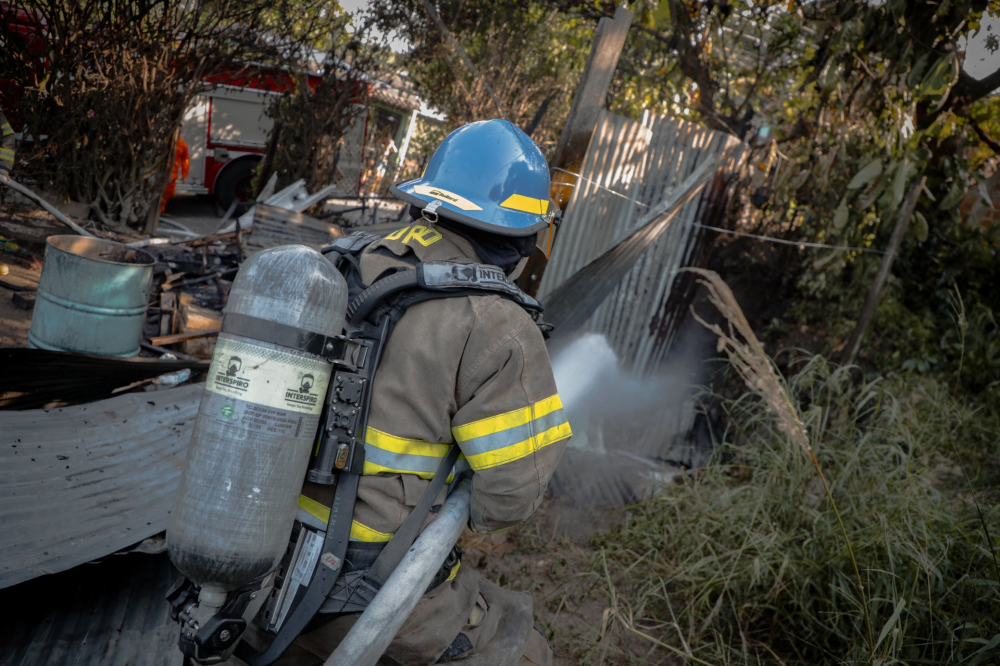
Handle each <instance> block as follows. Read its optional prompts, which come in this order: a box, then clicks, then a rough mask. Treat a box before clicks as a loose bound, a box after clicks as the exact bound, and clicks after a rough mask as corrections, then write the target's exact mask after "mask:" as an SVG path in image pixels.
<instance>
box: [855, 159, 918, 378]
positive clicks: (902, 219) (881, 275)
mask: <svg viewBox="0 0 1000 666" xmlns="http://www.w3.org/2000/svg"><path fill="white" fill-rule="evenodd" d="M925 182H927V176H922V177H921V178H920V180H918V181H917V182H916V183H914V184H913V187H911V188H910V192H909V194H907V195H906V199H905V200H904V201H903V206H902V208H900V209H899V216H898V217H897V218H896V226H895V227H893V229H892V236H890V237H889V245H888V247H886V249H885V255H884V256H883V257H882V264H881V265H880V266H879V267H878V274H877V275H876V276H875V282H874V283H872V288H871V290H870V291H869V292H868V297H867V298H866V299H865V304H864V306H862V308H861V314H860V316H859V317H858V323H857V325H856V326H855V327H854V331H853V332H852V333H851V337H850V338H849V339H848V341H847V346H846V347H845V348H844V355H843V362H844V364H845V365H850V364H851V363H854V359H855V358H856V357H857V355H858V349H860V347H861V339H862V338H864V336H865V332H866V331H867V329H868V324H870V323H871V320H872V317H873V316H874V315H875V308H876V307H878V301H879V298H880V297H881V296H882V289H884V288H885V283H886V281H888V279H889V271H890V270H892V263H893V262H894V261H895V260H896V252H897V250H899V246H900V244H901V243H902V242H903V236H904V235H905V234H906V228H907V227H908V226H910V220H911V219H913V211H914V210H915V209H916V207H917V199H919V198H920V192H921V190H923V189H924V183H925Z"/></svg>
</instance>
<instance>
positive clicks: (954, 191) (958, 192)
mask: <svg viewBox="0 0 1000 666" xmlns="http://www.w3.org/2000/svg"><path fill="white" fill-rule="evenodd" d="M964 195H965V188H964V187H962V182H961V180H959V179H958V178H956V179H955V180H954V181H953V182H952V184H951V189H950V190H948V194H946V195H945V197H944V199H941V203H939V204H938V210H951V209H952V208H954V207H955V206H957V205H958V204H960V203H961V202H962V197H963V196H964Z"/></svg>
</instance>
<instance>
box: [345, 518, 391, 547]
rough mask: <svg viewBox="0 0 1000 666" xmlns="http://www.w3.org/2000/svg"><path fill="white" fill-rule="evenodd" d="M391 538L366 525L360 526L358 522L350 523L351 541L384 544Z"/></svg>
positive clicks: (389, 535)
mask: <svg viewBox="0 0 1000 666" xmlns="http://www.w3.org/2000/svg"><path fill="white" fill-rule="evenodd" d="M391 538H392V535H391V534H386V533H385V532H379V531H378V530H373V529H372V528H370V527H368V526H367V525H362V524H361V523H359V522H358V521H356V520H355V521H352V522H351V540H352V541H367V542H369V543H372V542H376V543H377V542H385V541H388V540H389V539H391Z"/></svg>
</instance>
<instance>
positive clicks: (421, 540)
mask: <svg viewBox="0 0 1000 666" xmlns="http://www.w3.org/2000/svg"><path fill="white" fill-rule="evenodd" d="M471 498H472V482H471V481H469V480H468V479H463V480H462V481H460V482H459V483H458V485H457V486H456V487H455V489H454V490H453V491H451V494H450V495H448V499H447V500H445V503H444V504H443V505H442V506H441V511H439V512H438V517H437V518H436V519H435V520H434V522H433V523H431V524H430V525H428V526H427V527H426V528H425V529H424V531H423V532H422V533H421V534H420V536H419V537H417V540H416V541H415V542H414V543H413V545H412V546H411V547H410V550H409V551H408V552H407V553H406V557H404V558H403V561H402V562H400V563H399V566H397V567H396V570H395V571H393V572H392V575H391V576H389V580H387V581H386V582H385V585H384V586H382V589H381V590H379V593H378V594H377V595H375V598H374V599H373V600H372V602H371V604H369V606H368V608H367V609H365V612H364V613H362V614H361V617H360V618H359V619H358V621H357V622H356V623H355V625H354V626H353V627H351V630H350V632H348V634H347V636H346V637H344V640H343V641H341V643H340V645H338V646H337V649H336V650H335V651H334V652H333V654H331V655H330V658H329V659H327V660H326V664H325V666H374V664H375V663H376V662H378V660H379V658H380V657H381V656H382V655H383V654H384V653H385V650H386V648H388V647H389V643H391V642H392V639H393V638H395V636H396V633H397V632H399V629H400V627H402V626H403V623H404V622H406V618H408V617H410V613H412V612H413V608H414V607H415V606H416V605H417V602H418V601H419V600H420V597H422V596H423V595H424V591H426V590H427V586H428V585H430V582H431V579H432V578H434V575H435V574H436V573H437V572H438V570H439V569H440V568H441V565H442V564H443V563H444V560H445V558H446V557H447V556H448V552H449V551H450V550H451V549H452V547H453V546H454V545H455V542H456V541H458V537H459V535H461V534H462V530H463V529H465V525H466V523H468V522H469V501H470V500H471Z"/></svg>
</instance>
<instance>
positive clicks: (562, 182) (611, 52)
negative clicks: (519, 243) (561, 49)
mask: <svg viewBox="0 0 1000 666" xmlns="http://www.w3.org/2000/svg"><path fill="white" fill-rule="evenodd" d="M631 25H632V12H630V11H629V10H627V9H625V8H624V7H619V8H617V9H616V10H615V17H614V18H613V19H610V18H607V17H604V18H602V19H601V20H600V21H598V23H597V31H596V32H595V33H594V45H593V46H592V47H591V48H590V55H589V56H587V64H586V66H585V67H584V69H583V76H582V77H581V78H580V84H579V85H578V86H577V89H576V95H574V96H573V106H572V107H570V110H569V115H568V116H567V117H566V124H565V125H563V130H562V133H561V134H560V135H559V145H558V146H557V147H556V154H555V157H554V158H553V159H552V162H551V166H552V167H553V170H552V186H551V189H550V190H549V196H550V197H551V198H552V200H553V201H555V202H556V203H557V204H558V205H559V207H560V208H562V209H565V208H566V202H568V201H569V197H570V195H571V194H572V192H573V188H572V187H568V186H567V185H573V184H574V183H575V182H576V177H575V176H571V175H569V174H567V173H564V172H563V171H558V170H557V169H563V170H565V171H570V172H572V173H579V172H580V168H581V167H582V166H583V158H584V157H585V156H586V155H587V148H588V147H589V146H590V137H591V136H593V134H594V127H596V125H597V118H598V116H599V115H600V113H601V109H602V108H604V99H605V98H606V97H607V94H608V88H609V87H610V86H611V79H612V77H613V76H614V74H615V68H616V67H618V57H619V56H620V55H621V53H622V47H623V46H625V38H626V37H627V36H628V29H629V27H631ZM542 108H543V109H544V105H543V107H542ZM541 113H543V111H542V110H541V109H540V110H539V113H538V114H536V120H538V119H540V118H538V116H540V115H541ZM534 124H535V123H534V122H533V123H532V125H534ZM532 129H533V127H532ZM547 264H548V258H547V257H546V256H545V253H543V252H542V251H540V250H538V249H536V250H535V252H534V254H532V255H531V258H530V259H528V263H527V265H526V266H525V268H524V272H523V273H522V274H521V277H520V278H519V279H518V281H517V284H518V285H519V286H520V287H521V289H523V290H524V291H525V292H527V293H529V294H531V295H532V296H534V295H535V294H536V293H538V286H539V285H540V284H541V283H542V274H543V273H544V272H545V266H546V265H547Z"/></svg>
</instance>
